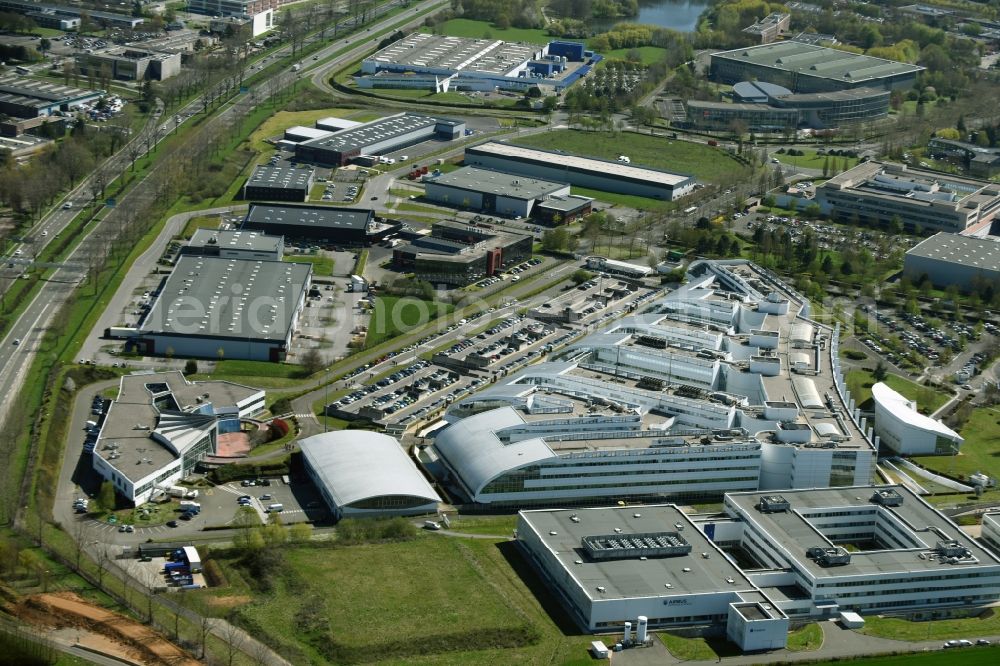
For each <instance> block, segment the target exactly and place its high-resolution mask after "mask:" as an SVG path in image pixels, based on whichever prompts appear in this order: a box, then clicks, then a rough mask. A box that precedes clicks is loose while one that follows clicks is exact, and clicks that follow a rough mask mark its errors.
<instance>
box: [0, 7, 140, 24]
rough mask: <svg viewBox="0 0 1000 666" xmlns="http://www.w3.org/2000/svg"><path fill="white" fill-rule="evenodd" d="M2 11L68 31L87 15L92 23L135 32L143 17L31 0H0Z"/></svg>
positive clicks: (0, 9)
mask: <svg viewBox="0 0 1000 666" xmlns="http://www.w3.org/2000/svg"><path fill="white" fill-rule="evenodd" d="M0 11H7V12H13V13H15V14H22V15H24V16H27V17H29V18H31V19H32V20H35V21H36V22H38V21H39V20H40V21H41V22H40V23H38V25H42V23H45V24H46V25H45V26H44V27H47V28H56V29H57V30H66V29H67V28H65V27H63V25H64V23H63V21H66V23H65V25H68V26H70V28H76V27H79V25H80V19H81V16H82V15H83V14H86V15H87V16H88V17H89V18H90V20H91V22H93V23H96V24H97V25H101V26H104V27H107V28H124V29H126V30H135V29H136V28H138V27H139V26H140V25H142V22H143V18H142V17H141V16H138V17H137V16H129V15H128V14H116V13H114V12H102V11H94V10H92V9H90V8H88V7H80V6H75V7H70V6H66V5H50V4H43V3H39V2H30V0H0Z"/></svg>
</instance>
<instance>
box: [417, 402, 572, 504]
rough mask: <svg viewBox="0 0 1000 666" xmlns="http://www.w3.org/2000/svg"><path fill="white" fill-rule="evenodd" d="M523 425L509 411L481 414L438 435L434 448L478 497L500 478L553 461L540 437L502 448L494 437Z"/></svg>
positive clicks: (495, 410) (502, 408)
mask: <svg viewBox="0 0 1000 666" xmlns="http://www.w3.org/2000/svg"><path fill="white" fill-rule="evenodd" d="M522 423H524V419H522V418H521V415H520V414H518V413H517V412H516V411H515V410H514V409H513V408H511V407H501V408H499V409H491V410H490V411H488V412H480V413H479V414H475V415H474V416H470V417H468V418H466V419H462V420H461V421H459V422H458V423H454V424H452V425H450V426H448V427H447V428H445V429H444V430H442V431H441V432H439V433H438V434H437V437H436V438H435V440H434V448H435V449H437V452H438V453H439V454H440V455H441V456H442V457H444V459H445V460H447V461H448V464H449V465H450V466H451V468H452V470H453V471H454V472H455V473H456V474H458V475H459V476H460V477H461V478H462V481H463V483H464V484H465V487H466V488H468V490H469V491H470V492H472V493H473V494H474V495H477V496H478V495H479V493H480V492H481V491H482V489H483V488H484V487H485V486H486V484H487V483H489V482H490V481H492V480H493V479H495V478H496V477H498V476H500V475H501V474H503V473H505V472H509V471H511V470H514V469H517V468H518V467H523V466H525V465H531V464H533V463H536V462H539V461H541V460H548V459H549V458H555V457H556V454H555V452H553V451H552V449H550V448H549V445H548V444H546V443H545V441H544V440H543V439H541V438H540V437H536V438H534V439H525V440H522V441H520V442H515V443H512V444H504V443H503V442H501V441H500V440H499V439H498V438H497V436H496V435H495V434H494V432H495V431H497V430H500V429H501V428H507V427H510V426H515V425H521V424H522ZM474 499H475V498H474Z"/></svg>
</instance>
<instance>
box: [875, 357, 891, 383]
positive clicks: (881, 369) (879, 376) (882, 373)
mask: <svg viewBox="0 0 1000 666" xmlns="http://www.w3.org/2000/svg"><path fill="white" fill-rule="evenodd" d="M888 376H889V371H888V370H887V369H886V367H885V363H883V362H882V361H879V362H878V365H876V366H875V369H874V370H873V371H872V377H873V378H874V379H875V381H877V382H882V381H885V378H886V377H888Z"/></svg>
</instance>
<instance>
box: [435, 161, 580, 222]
mask: <svg viewBox="0 0 1000 666" xmlns="http://www.w3.org/2000/svg"><path fill="white" fill-rule="evenodd" d="M422 180H423V183H424V196H426V197H427V199H429V200H430V201H434V202H436V203H442V204H446V205H448V206H456V207H459V208H466V209H472V210H481V211H484V212H487V213H494V214H497V215H502V216H504V217H531V215H532V211H533V210H534V207H535V205H536V204H537V203H538V202H539V201H541V200H544V199H546V198H548V197H551V196H562V197H566V196H569V185H568V184H566V183H553V182H550V181H547V180H540V179H538V178H531V177H530V176H518V175H516V174H511V173H505V172H503V171H493V170H490V169H480V168H477V167H464V168H462V169H458V170H457V171H452V172H450V173H440V174H437V175H429V176H424V178H423V179H422Z"/></svg>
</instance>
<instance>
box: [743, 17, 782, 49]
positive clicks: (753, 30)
mask: <svg viewBox="0 0 1000 666" xmlns="http://www.w3.org/2000/svg"><path fill="white" fill-rule="evenodd" d="M791 22H792V15H791V14H781V13H779V12H775V13H773V14H768V15H767V16H765V17H764V18H762V19H760V20H759V21H757V22H756V23H754V24H753V25H748V26H747V27H745V28H743V32H744V33H746V34H748V35H752V36H753V37H756V38H757V39H758V40H759V41H760V43H761V44H770V43H771V42H773V41H775V40H777V39H778V38H779V37H781V36H782V35H784V34H785V33H787V32H788V28H789V26H790V25H791Z"/></svg>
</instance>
